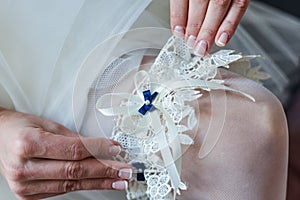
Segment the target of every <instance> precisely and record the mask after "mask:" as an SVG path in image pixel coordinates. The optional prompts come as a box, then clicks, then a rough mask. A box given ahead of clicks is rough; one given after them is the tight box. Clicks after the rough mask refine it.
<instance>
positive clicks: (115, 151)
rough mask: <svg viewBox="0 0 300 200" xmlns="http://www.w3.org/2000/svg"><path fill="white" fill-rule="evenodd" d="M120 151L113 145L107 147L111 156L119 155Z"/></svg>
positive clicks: (119, 148) (118, 147)
mask: <svg viewBox="0 0 300 200" xmlns="http://www.w3.org/2000/svg"><path fill="white" fill-rule="evenodd" d="M121 151H122V149H121V147H120V146H118V145H113V146H111V147H109V153H110V155H112V156H116V155H119V154H120V153H121Z"/></svg>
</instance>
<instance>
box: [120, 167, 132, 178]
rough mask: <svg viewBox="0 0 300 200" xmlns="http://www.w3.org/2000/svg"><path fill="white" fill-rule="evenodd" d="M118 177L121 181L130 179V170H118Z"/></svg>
mask: <svg viewBox="0 0 300 200" xmlns="http://www.w3.org/2000/svg"><path fill="white" fill-rule="evenodd" d="M118 175H119V177H120V178H123V179H131V178H132V169H120V171H119V174H118Z"/></svg>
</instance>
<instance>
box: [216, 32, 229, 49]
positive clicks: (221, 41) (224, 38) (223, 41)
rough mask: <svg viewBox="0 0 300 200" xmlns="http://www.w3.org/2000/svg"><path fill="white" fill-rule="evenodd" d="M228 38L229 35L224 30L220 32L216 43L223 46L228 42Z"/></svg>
mask: <svg viewBox="0 0 300 200" xmlns="http://www.w3.org/2000/svg"><path fill="white" fill-rule="evenodd" d="M228 38H229V35H228V34H227V33H226V32H224V33H222V34H221V36H220V37H219V40H218V42H217V43H218V45H219V46H221V47H224V46H225V45H226V44H227V42H228Z"/></svg>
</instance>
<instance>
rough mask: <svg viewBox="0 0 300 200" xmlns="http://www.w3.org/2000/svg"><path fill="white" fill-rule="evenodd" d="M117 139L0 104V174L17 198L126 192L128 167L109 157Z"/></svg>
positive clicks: (118, 151) (128, 174)
mask: <svg viewBox="0 0 300 200" xmlns="http://www.w3.org/2000/svg"><path fill="white" fill-rule="evenodd" d="M120 150H121V148H120V146H119V144H118V143H116V142H114V141H112V140H108V139H104V138H83V137H80V136H79V135H78V134H77V133H74V132H72V131H70V130H68V129H67V128H65V127H63V126H62V125H59V124H57V123H55V122H52V121H48V120H45V119H42V118H39V117H36V116H33V115H28V114H23V113H19V112H14V111H9V110H5V109H1V108H0V172H1V174H2V176H3V177H4V178H5V179H6V181H7V182H8V184H9V186H10V188H11V190H12V191H13V192H14V193H15V194H16V196H17V197H18V198H19V199H26V200H27V199H29V200H35V199H41V198H47V197H51V196H56V195H59V194H64V193H68V192H71V191H76V190H102V189H115V190H124V189H125V188H126V187H127V179H129V178H131V176H132V168H131V166H130V165H128V164H125V163H119V162H116V161H112V160H109V158H111V157H112V156H115V155H117V154H119V153H120Z"/></svg>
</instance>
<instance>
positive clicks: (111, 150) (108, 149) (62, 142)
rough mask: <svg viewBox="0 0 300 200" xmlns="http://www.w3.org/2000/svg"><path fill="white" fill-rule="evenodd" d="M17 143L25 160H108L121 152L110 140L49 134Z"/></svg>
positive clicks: (34, 136) (36, 135) (42, 134)
mask: <svg viewBox="0 0 300 200" xmlns="http://www.w3.org/2000/svg"><path fill="white" fill-rule="evenodd" d="M19 143H20V144H19V147H18V148H17V149H19V150H18V151H19V153H20V154H22V156H23V157H27V158H28V157H29V158H46V159H55V160H83V159H85V158H88V157H96V158H108V157H111V156H115V155H118V154H119V153H120V152H121V147H120V145H119V143H117V142H116V141H113V140H110V139H106V138H84V137H80V136H78V137H67V136H63V135H57V134H52V133H49V132H44V133H38V134H32V136H31V137H30V138H29V139H25V140H24V141H20V142H19Z"/></svg>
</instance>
